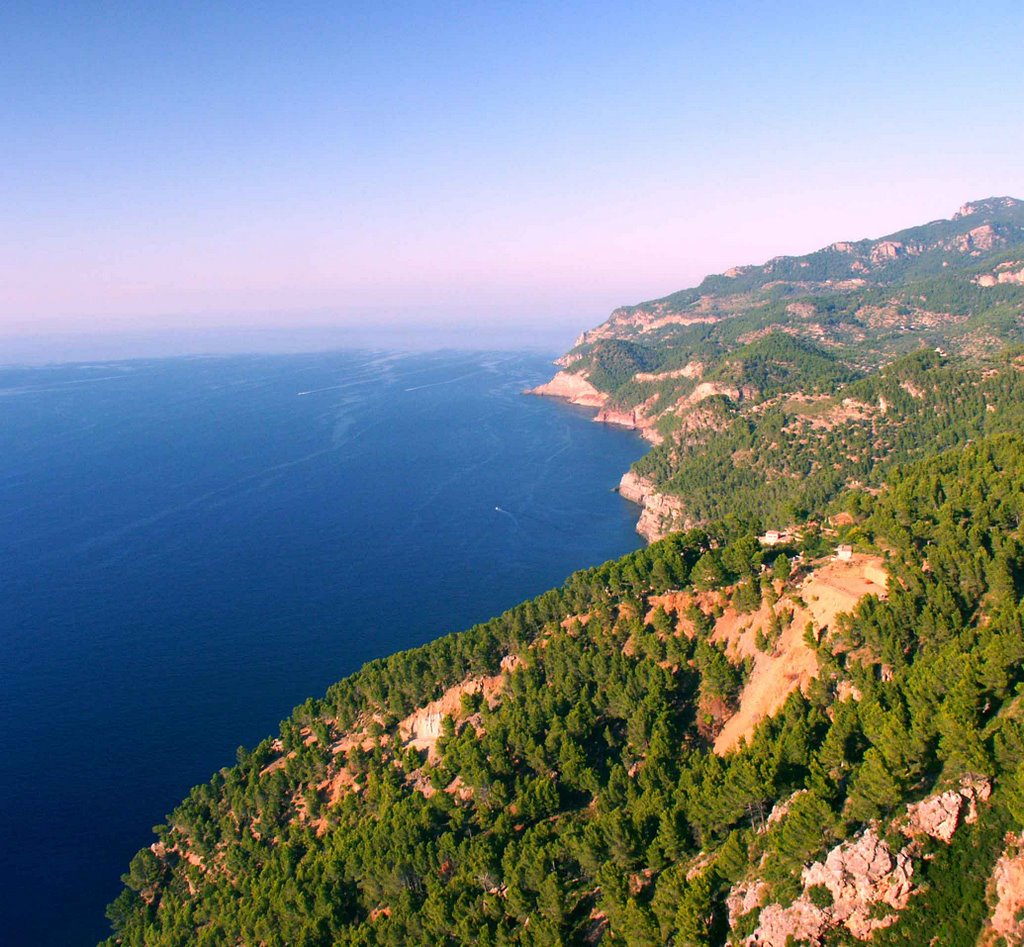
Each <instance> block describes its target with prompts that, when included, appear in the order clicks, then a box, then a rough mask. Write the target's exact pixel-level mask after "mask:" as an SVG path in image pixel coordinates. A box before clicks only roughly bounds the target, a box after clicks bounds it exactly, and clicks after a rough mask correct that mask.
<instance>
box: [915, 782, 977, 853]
mask: <svg viewBox="0 0 1024 947" xmlns="http://www.w3.org/2000/svg"><path fill="white" fill-rule="evenodd" d="M990 795H992V784H991V782H990V781H989V780H988V779H987V778H986V777H984V776H965V777H964V778H963V779H962V780H961V781H960V788H959V789H958V790H957V789H950V790H948V791H947V792H943V793H939V794H938V795H935V796H929V797H928V798H927V799H922V800H921V801H920V802H914V803H911V804H910V805H909V806H907V824H906V825H905V826H903V831H904V833H905V834H907V835H928V836H931V838H934V839H938V840H939V841H941V842H945V843H946V844H947V845H948V844H949V843H950V842H951V841H952V840H953V836H954V834H956V830H957V829H958V828H959V827H960V824H961V822H966V823H968V824H970V823H972V822H974V821H975V819H977V818H978V803H979V802H985V801H986V800H987V799H988V797H989V796H990Z"/></svg>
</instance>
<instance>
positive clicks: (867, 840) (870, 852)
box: [747, 829, 914, 947]
mask: <svg viewBox="0 0 1024 947" xmlns="http://www.w3.org/2000/svg"><path fill="white" fill-rule="evenodd" d="M913 877H914V866H913V863H912V862H911V860H910V855H909V853H908V852H907V850H906V849H902V850H901V851H899V852H895V853H894V852H893V851H892V850H891V849H890V848H889V846H888V845H887V844H886V842H885V841H884V840H883V839H880V838H879V837H878V836H877V835H876V834H875V831H874V829H868V830H867V831H866V832H864V833H863V834H862V835H861V836H860V837H859V838H857V839H856V840H854V841H852V842H843V843H842V844H840V845H837V846H836V847H835V848H833V849H832V851H830V852H829V853H828V855H827V856H826V857H825V861H824V862H815V863H814V864H813V865H811V866H809V867H808V868H805V869H804V871H803V875H802V880H803V884H804V893H803V894H802V895H800V897H799V898H797V899H796V900H795V901H794V902H793V903H792V904H791V905H790V906H789V907H787V908H783V907H781V906H780V905H778V904H770V905H768V907H766V908H765V909H764V910H763V911H762V912H761V916H760V918H759V924H758V928H757V930H756V931H754V933H753V934H752V935H751V937H750V938H749V940H748V941H747V943H748V944H751V945H753V944H758V945H763V947H786V943H787V940H788V939H789V938H790V937H792V938H793V939H794V940H796V941H797V942H803V943H808V944H814V945H818V944H821V943H822V937H823V935H824V934H825V932H826V931H827V930H828V929H829V928H834V927H839V926H843V927H845V928H846V929H847V930H848V931H849V932H850V933H851V934H853V936H854V937H857V938H858V939H860V940H866V939H867V938H868V937H870V936H871V933H872V932H873V931H875V930H877V929H878V928H880V927H888V926H889V925H890V924H891V923H892V922H893V921H894V920H896V915H895V913H888V914H887V913H885V912H884V909H885V908H892V909H893V911H894V912H895V911H897V910H899V909H901V908H904V907H906V905H907V902H908V901H909V900H910V896H911V895H912V894H913V892H914V884H913ZM817 885H821V886H824V887H825V888H827V889H828V891H829V894H831V896H832V904H831V905H830V906H829V907H819V906H818V905H816V904H815V903H814V902H813V901H812V900H811V899H810V896H809V894H808V892H807V889H809V888H812V887H815V886H817ZM878 906H881V907H882V909H883V910H881V911H880V910H879V908H878Z"/></svg>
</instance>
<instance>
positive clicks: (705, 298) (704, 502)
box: [535, 198, 1024, 539]
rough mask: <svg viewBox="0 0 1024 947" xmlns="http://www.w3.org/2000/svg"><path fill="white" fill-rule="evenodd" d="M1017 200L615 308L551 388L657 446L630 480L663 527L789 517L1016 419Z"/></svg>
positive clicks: (1019, 328) (1022, 225)
mask: <svg viewBox="0 0 1024 947" xmlns="http://www.w3.org/2000/svg"><path fill="white" fill-rule="evenodd" d="M1022 342H1024V203H1022V202H1020V201H1017V200H1014V199H1012V198H992V199H989V200H986V201H979V202H976V203H974V204H966V205H964V207H962V208H961V209H960V211H959V212H958V213H957V214H956V215H955V216H954V217H953V218H952V219H951V220H939V221H933V222H932V223H929V224H925V225H923V226H920V227H914V228H911V229H909V230H905V231H900V232H899V233H895V234H891V235H889V236H887V237H883V238H880V239H879V240H861V241H857V242H845V243H843V242H840V243H836V244H833V245H832V246H830V247H827V248H825V249H823V250H820V251H818V252H816V253H812V254H809V255H807V256H803V257H778V258H776V259H774V260H770V261H769V262H768V263H766V264H764V265H763V266H746V267H738V268H734V269H732V270H729V271H728V272H727V273H725V274H723V275H720V276H709V277H708V278H707V279H706V280H704V282H702V283H701V285H700V286H698V287H696V288H694V289H692V290H684V291H682V292H679V293H675V294H673V295H671V296H667V297H665V298H663V299H658V300H653V301H651V302H646V303H640V304H639V305H637V306H626V307H623V308H621V309H617V310H616V311H615V312H613V313H612V315H611V317H610V318H609V319H608V320H607V321H606V322H605V323H603V324H602V325H600V326H598V327H597V328H596V329H593V330H591V331H588V332H585V333H584V334H583V335H582V336H581V337H580V339H579V341H578V343H577V345H576V346H575V347H574V348H573V349H572V351H570V352H568V353H567V354H566V355H565V356H563V357H562V359H560V360H559V361H560V364H561V365H562V370H561V371H560V372H559V373H558V374H557V375H556V376H555V378H554V380H553V381H552V382H551V383H549V384H548V385H543V386H541V387H540V388H538V389H535V390H536V393H538V394H550V395H555V396H560V397H566V398H569V399H570V400H573V401H576V402H577V403H581V404H588V405H593V406H596V407H599V408H600V413H599V414H598V417H597V419H598V420H599V421H607V422H610V423H614V424H624V425H626V426H628V427H634V428H637V429H639V430H641V431H642V432H643V433H644V435H645V436H646V437H647V438H648V439H649V440H650V441H651V442H652V443H653V444H654V445H655V447H654V449H653V450H652V451H651V452H650V453H649V454H648V455H647V456H646V457H644V458H643V459H641V460H640V461H638V462H637V463H636V464H635V465H634V467H633V470H632V471H631V472H630V474H629V475H628V477H627V478H626V479H624V481H623V484H622V488H623V494H624V495H625V496H627V497H629V498H630V499H634V500H636V501H637V502H640V503H642V504H643V505H644V507H645V512H644V515H643V517H642V518H641V522H640V526H639V527H638V528H639V529H640V531H641V532H642V533H643V534H644V535H645V536H647V537H648V538H649V539H656V538H658V537H660V536H663V535H665V534H667V533H668V532H670V531H672V530H675V529H685V528H689V527H692V526H697V525H701V524H704V523H706V522H708V521H710V520H713V519H715V518H719V517H722V516H724V515H727V514H732V515H734V516H738V517H741V518H744V519H745V520H746V521H747V522H750V523H754V522H755V521H756V520H759V519H760V520H762V521H764V522H766V523H768V524H770V525H774V526H785V525H786V524H788V523H792V522H795V521H797V520H798V519H800V518H802V517H805V516H808V515H813V514H818V513H822V512H824V511H826V510H828V509H830V508H831V507H832V506H833V505H834V503H835V501H836V499H837V497H838V496H839V494H840V493H841V492H842V491H843V490H845V489H847V488H849V487H857V486H859V487H862V488H868V489H876V488H877V487H879V486H880V485H881V484H882V483H883V482H884V480H885V478H886V476H887V475H888V471H889V470H890V469H891V467H892V466H893V465H894V464H897V463H904V462H906V461H908V460H910V459H913V458H915V457H921V456H925V455H926V454H928V453H934V452H936V451H937V450H940V449H942V448H943V447H946V446H952V445H953V444H956V443H960V444H963V443H966V442H967V441H968V440H969V439H971V438H975V437H980V436H983V435H984V434H986V433H990V432H995V431H1000V430H1020V429H1021V420H1022V418H1021V405H1022V400H1021V393H1022V389H1021V372H1020V369H1021V366H1022V364H1024V363H1022V361H1021V355H1022V352H1024V349H1021V348H1020V345H1021V343H1022Z"/></svg>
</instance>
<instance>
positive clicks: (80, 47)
mask: <svg viewBox="0 0 1024 947" xmlns="http://www.w3.org/2000/svg"><path fill="white" fill-rule="evenodd" d="M1022 29H1024V5H1022V4H1020V2H1019V0H1016V2H1012V3H1010V2H999V0H994V2H985V3H980V4H964V3H962V2H946V0H930V2H913V0H908V2H903V3H898V4H894V3H891V2H887V3H874V2H871V0H868V2H861V3H857V4H843V5H842V7H841V8H837V5H832V4H822V3H820V2H814V3H798V2H793V3H787V2H744V0H737V2H731V3H721V2H710V0H708V2H700V0H694V2H677V3H671V4H668V3H656V2H655V3H645V2H636V3H601V2H592V3H585V4H576V3H557V2H547V3H528V2H520V3H483V2H478V3H468V2H467V3H445V2H441V0H434V2H423V3H401V2H391V3H386V4H379V3H378V4H373V3H343V2H328V3H317V2H298V0H297V2H294V3H288V4H285V3H262V2H251V0H250V2H245V3H237V4H236V3H230V2H219V3H216V4H209V3H192V2H176V3H167V4H164V3H158V2H145V3H138V4H134V3H116V2H111V3H95V2H88V3H84V2H83V3H75V2H71V0H69V2H67V3H64V4H41V3H19V2H18V0H8V2H7V3H5V4H4V5H3V6H2V7H0V84H2V88H3V89H4V94H3V95H2V96H0V362H2V361H3V360H4V359H3V346H4V345H5V344H8V345H10V344H11V343H12V342H13V341H14V340H16V339H18V338H20V339H21V340H22V342H24V340H25V339H26V338H32V339H34V340H35V341H34V342H33V344H34V345H37V346H41V347H42V349H43V350H45V349H46V346H47V344H48V343H47V341H46V340H47V339H55V338H56V337H57V336H58V335H60V334H63V335H64V336H67V337H76V338H79V339H82V338H89V337H93V336H96V335H98V334H103V333H107V334H109V333H120V334H121V335H122V336H123V337H124V338H136V339H138V338H142V337H144V336H147V334H148V335H149V337H151V338H158V337H159V338H163V339H164V340H165V341H166V340H172V341H170V342H167V344H169V345H171V347H172V348H173V347H174V346H175V345H176V346H177V347H178V348H181V347H182V346H185V347H187V345H188V344H189V343H187V342H186V341H184V340H187V339H192V338H195V339H199V338H200V337H201V336H202V334H203V333H213V332H218V333H221V334H223V333H224V332H228V333H230V332H231V331H233V330H243V329H244V330H247V331H250V332H259V333H261V334H262V335H261V337H264V338H274V339H278V340H279V342H281V340H286V339H287V338H288V337H289V333H290V332H291V331H292V330H295V331H296V332H297V333H299V334H300V335H301V332H308V331H312V330H315V331H328V332H342V333H345V332H353V331H357V330H358V331H359V332H362V333H364V334H365V333H366V332H370V333H371V334H372V332H375V331H379V332H381V333H382V334H383V335H384V336H386V335H387V334H388V333H389V332H390V333H393V332H396V331H401V330H403V329H404V328H412V329H415V330H416V331H417V332H419V333H420V334H421V335H422V334H423V333H424V332H425V331H426V333H427V335H429V331H427V330H429V327H431V326H434V325H446V326H449V327H455V330H456V331H457V332H462V333H463V335H464V336H465V337H473V336H474V334H479V335H480V337H481V338H482V337H483V336H485V335H486V334H487V333H489V332H496V333H498V334H501V335H503V336H508V337H516V338H519V337H521V338H522V339H523V340H524V342H528V341H530V340H531V339H533V340H537V339H541V338H544V339H547V338H548V337H551V338H554V337H556V336H557V337H558V338H562V337H563V336H564V338H565V339H566V343H568V342H571V339H572V337H573V336H574V335H575V334H576V333H577V332H578V331H579V330H581V329H583V328H586V327H588V326H591V325H594V324H596V323H597V322H600V321H601V320H602V319H603V318H605V317H606V316H607V314H608V313H609V312H610V311H611V310H612V309H613V308H614V307H615V306H618V305H621V304H626V303H634V302H638V301H640V300H643V299H649V298H654V297H658V296H661V295H664V294H666V293H669V292H673V291H675V290H678V289H680V288H683V287H684V286H689V285H693V284H694V283H696V282H698V281H699V280H700V279H701V278H702V277H703V276H704V275H705V274H707V273H710V272H720V271H722V270H723V269H725V268H727V267H729V266H732V265H736V264H742V263H757V262H763V261H764V260H765V259H768V258H770V257H772V256H776V255H779V254H784V253H804V252H809V251H811V250H814V249H816V248H818V247H820V246H823V245H825V244H828V243H831V242H833V241H835V240H839V239H857V238H861V237H866V236H880V235H882V234H885V233H888V232H891V231H893V230H897V229H900V228H901V227H904V226H909V225H913V224H917V223H922V222H924V221H927V220H932V219H935V218H938V217H947V216H950V215H951V214H952V213H953V212H954V211H955V210H956V209H957V207H958V206H959V205H960V204H962V203H963V202H965V201H967V200H972V199H978V198H982V197H988V196H992V195H1003V194H1010V195H1013V196H1017V197H1024V161H1022V160H1021V155H1022V154H1024V115H1022V107H1024V97H1022V95H1021V90H1022V89H1024V57H1021V56H1020V55H1019V49H1018V43H1017V37H1019V36H1020V35H1021V33H1022ZM174 339H176V340H177V341H176V342H174V341H173V340H174ZM40 340H42V341H40ZM196 344H197V345H199V342H196ZM268 344H269V343H268ZM129 347H130V346H129ZM200 347H201V346H200ZM556 347H557V346H556Z"/></svg>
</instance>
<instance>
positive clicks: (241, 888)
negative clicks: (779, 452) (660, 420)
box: [109, 433, 1024, 947]
mask: <svg viewBox="0 0 1024 947" xmlns="http://www.w3.org/2000/svg"><path fill="white" fill-rule="evenodd" d="M849 507H850V509H852V510H854V511H855V512H854V513H853V514H851V515H849V516H848V517H846V518H845V520H844V524H843V525H842V526H841V527H839V529H840V531H841V532H840V533H839V534H832V533H829V532H828V531H827V530H823V529H822V528H820V527H819V526H816V525H810V526H807V527H806V528H803V529H800V530H795V531H793V532H792V533H791V534H790V535H788V536H782V537H779V540H778V542H777V543H775V544H774V545H765V544H763V543H762V542H760V541H759V540H758V539H757V538H756V537H755V536H754V535H752V534H751V533H750V532H748V531H746V529H745V528H744V527H743V525H742V524H741V523H738V522H736V521H735V520H730V519H728V518H726V519H725V520H723V521H719V522H717V523H711V524H709V525H708V527H707V528H706V529H701V530H691V531H689V532H686V533H682V534H677V535H673V536H671V537H669V538H667V539H665V540H663V541H661V542H659V543H656V544H654V545H652V546H650V547H649V548H647V549H645V550H642V551H640V552H638V553H636V554H633V555H631V556H628V557H626V558H625V559H623V560H621V561H618V562H615V563H609V564H607V565H605V566H602V567H600V568H597V569H590V570H587V571H584V572H580V573H577V574H576V575H574V576H573V577H571V578H570V580H569V581H568V582H567V583H566V584H565V586H563V587H562V588H561V589H558V590H555V591H551V592H548V593H546V594H545V595H542V596H540V597H539V598H537V599H535V600H533V601H531V602H528V603H525V604H523V605H521V606H519V607H517V608H515V609H513V610H511V611H510V612H508V613H506V614H504V615H502V616H500V617H499V618H496V619H494V620H493V621H490V622H488V623H486V624H484V625H480V626H477V627H475V628H473V629H470V630H469V631H467V632H464V633H462V634H458V635H453V636H449V637H447V638H443V639H440V640H438V641H436V642H434V643H432V644H430V645H427V646H425V647H423V648H419V649H416V650H413V651H409V652H404V653H401V654H398V655H395V656H393V657H391V658H388V659H385V660H381V661H376V662H373V663H372V664H370V665H367V666H366V667H365V668H364V669H363V670H361V671H359V672H358V673H356V674H354V675H352V676H351V677H349V678H347V679H345V680H343V681H341V682H340V683H338V684H337V685H335V686H334V687H332V688H331V689H330V691H329V692H328V693H327V695H326V696H325V697H324V698H323V699H321V700H310V701H308V702H307V703H306V704H305V705H303V706H302V707H299V708H297V709H296V711H295V714H294V715H293V716H292V717H291V718H290V719H289V720H287V721H285V722H284V723H283V724H282V726H281V733H280V736H279V737H278V738H277V739H274V740H269V739H268V740H267V741H265V742H264V743H262V744H261V745H260V746H258V747H256V748H255V749H254V750H251V751H244V750H240V751H239V755H238V763H237V765H236V766H234V767H232V768H230V769H225V770H223V771H221V772H220V773H218V774H217V775H216V776H215V777H214V778H213V780H212V781H211V782H210V783H209V784H207V785H204V786H200V787H197V788H196V789H195V790H193V792H192V794H191V795H190V797H189V798H188V799H187V800H185V801H184V802H183V803H182V805H181V806H180V807H179V808H178V809H177V810H175V811H174V812H173V813H171V815H170V816H169V818H168V821H167V824H166V825H163V826H159V827H157V833H158V841H157V842H155V843H154V845H153V846H152V847H151V848H146V849H143V850H142V851H141V852H140V853H139V854H138V855H137V856H136V857H135V859H134V860H133V861H132V864H131V866H130V869H129V871H128V872H127V874H126V875H125V883H126V888H125V890H124V892H123V894H122V895H121V896H120V897H119V898H118V900H117V901H116V902H114V904H112V905H111V907H110V911H109V914H110V917H111V920H112V922H113V924H114V927H115V930H116V934H115V936H114V938H112V940H111V943H124V944H168V945H169V944H204V943H207V944H224V943H231V944H252V945H256V944H268V945H273V944H281V945H284V944H303V945H314V944H316V945H320V944H324V945H326V944H409V943H422V944H441V943H452V944H457V943H480V944H506V943H507V944H512V943H519V944H525V943H529V944H556V943H597V942H602V943H609V944H611V943H628V944H664V943H673V944H680V945H683V944H723V943H727V942H728V943H733V944H739V943H747V942H750V943H762V944H772V945H777V947H783V945H785V944H786V943H789V942H794V943H828V944H833V943H835V944H839V943H847V942H850V940H852V939H854V938H867V937H870V938H871V941H872V943H879V944H890V943H891V944H922V943H935V944H973V943H975V942H976V941H977V939H978V938H979V936H982V934H983V931H984V932H985V934H984V936H986V937H987V938H989V940H988V941H987V942H990V943H994V942H995V941H996V939H997V938H998V937H1004V938H1006V939H1007V941H1008V942H1012V943H1018V942H1019V935H1020V932H1021V931H1020V929H1021V924H1020V921H1019V917H1020V916H1021V913H1020V909H1021V907H1022V906H1024V890H1018V889H1017V888H1015V887H1014V884H1013V883H1012V882H1013V879H1014V878H1015V877H1017V875H1016V874H1015V870H1016V871H1018V872H1019V871H1020V870H1021V865H1020V860H1021V858H1022V856H1021V855H1020V854H1019V848H1020V846H1021V845H1024V842H1022V841H1021V839H1020V838H1019V837H1018V836H1016V835H1013V836H1007V835H1006V833H1007V832H1012V833H1016V832H1019V831H1020V830H1021V828H1022V827H1024V717H1022V713H1021V709H1022V704H1021V700H1022V697H1021V685H1022V683H1024V624H1022V623H1024V609H1022V602H1021V597H1022V592H1024V532H1022V523H1024V445H1022V443H1021V441H1020V438H1019V436H1017V435H1016V434H1014V433H1004V434H996V435H991V436H987V437H984V438H981V439H978V440H975V441H973V442H972V443H971V444H970V445H968V446H966V447H956V448H954V449H952V450H948V451H945V452H943V453H941V454H939V455H937V456H935V457H931V458H928V459H925V460H922V461H918V462H916V463H913V464H910V465H909V466H898V467H894V468H892V469H891V470H890V474H889V478H888V486H887V488H886V489H884V490H882V491H881V492H880V493H878V494H877V495H875V494H872V493H868V492H861V493H859V494H858V496H857V498H856V502H855V503H853V502H851V503H850V504H849ZM844 540H845V541H846V542H847V543H848V544H849V545H850V546H852V547H853V548H852V551H845V552H844V553H843V556H842V557H841V558H836V557H835V555H834V553H835V550H836V546H837V543H839V542H840V541H844ZM794 669H799V673H797V672H796V671H794ZM737 719H739V720H741V721H742V722H743V726H742V727H741V728H739V729H737V728H736V727H735V726H732V727H731V722H733V721H735V720H737ZM787 938H791V939H792V940H787Z"/></svg>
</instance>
